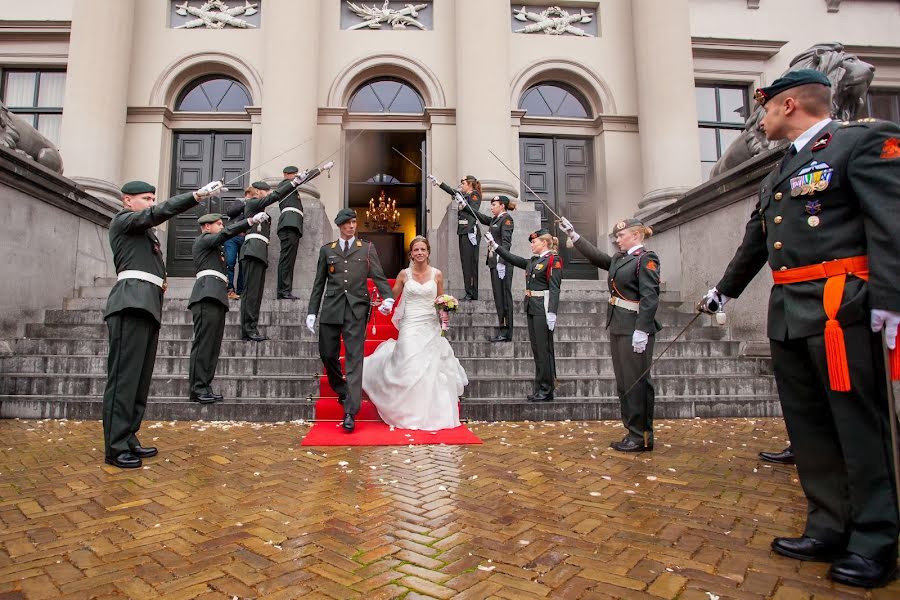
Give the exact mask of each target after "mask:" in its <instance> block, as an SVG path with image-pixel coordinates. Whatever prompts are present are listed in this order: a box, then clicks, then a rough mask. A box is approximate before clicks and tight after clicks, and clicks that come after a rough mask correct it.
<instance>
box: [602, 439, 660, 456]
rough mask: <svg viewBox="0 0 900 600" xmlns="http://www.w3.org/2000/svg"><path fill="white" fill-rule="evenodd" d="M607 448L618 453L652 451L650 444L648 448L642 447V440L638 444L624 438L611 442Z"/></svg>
mask: <svg viewBox="0 0 900 600" xmlns="http://www.w3.org/2000/svg"><path fill="white" fill-rule="evenodd" d="M609 447H610V448H612V449H613V450H616V451H618V452H650V451H652V450H653V444H652V443H651V444H650V445H649V446H644V441H643V440H641V441H639V442H638V441H635V440H633V439H631V438H630V437H626V438H625V439H623V440H621V441H619V442H613V443H612V444H610V445H609Z"/></svg>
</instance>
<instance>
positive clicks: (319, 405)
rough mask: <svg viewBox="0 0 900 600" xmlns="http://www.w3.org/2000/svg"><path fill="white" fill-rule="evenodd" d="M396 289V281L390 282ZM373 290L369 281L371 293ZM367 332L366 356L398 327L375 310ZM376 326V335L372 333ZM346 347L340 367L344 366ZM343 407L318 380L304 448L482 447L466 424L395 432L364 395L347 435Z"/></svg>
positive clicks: (323, 378)
mask: <svg viewBox="0 0 900 600" xmlns="http://www.w3.org/2000/svg"><path fill="white" fill-rule="evenodd" d="M388 281H389V283H390V284H391V285H392V286H393V285H394V280H393V279H390V280H388ZM373 288H374V285H373V284H372V280H371V279H370V280H369V290H370V291H371V290H372V289H373ZM373 313H374V314H373V316H372V318H371V320H370V321H369V324H368V326H367V330H366V342H365V356H369V355H370V354H372V352H374V351H375V348H377V347H378V346H379V345H380V344H381V343H382V342H383V341H385V340H389V339H397V334H398V332H397V328H396V327H394V324H393V323H391V317H390V315H388V316H384V315H382V314H381V313H379V312H378V311H377V310H373ZM373 327H374V330H375V331H374V332H373V331H372V330H373ZM343 362H344V356H343V344H342V345H341V366H343ZM343 418H344V408H343V407H342V406H341V405H340V404H338V401H337V394H336V393H335V391H334V390H333V389H331V386H330V385H329V384H328V377H327V376H326V375H322V376H321V377H320V378H319V399H318V401H316V409H315V422H314V423H313V426H312V427H311V428H310V430H309V432H307V434H306V437H305V438H303V442H301V445H302V446H405V445H408V444H480V443H481V439H479V438H478V436H476V435H475V434H474V433H472V432H471V431H469V429H468V428H467V427H466V426H465V425H460V426H459V427H455V428H453V429H442V430H440V431H434V432H431V431H415V430H410V429H394V430H392V429H391V427H390V426H388V425H387V423H385V422H384V421H382V420H381V416H380V415H379V414H378V409H376V408H375V405H374V404H372V403H371V402H370V401H369V399H368V397H367V396H366V394H365V392H363V397H362V404H361V405H360V407H359V412H358V413H357V414H356V430H355V431H354V432H353V433H347V432H345V431H344V430H343V429H341V427H340V421H341V419H343Z"/></svg>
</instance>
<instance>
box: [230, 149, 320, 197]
mask: <svg viewBox="0 0 900 600" xmlns="http://www.w3.org/2000/svg"><path fill="white" fill-rule="evenodd" d="M312 139H313V138H312V137H308V138H306V139H305V140H303V141H302V142H300V143H299V144H297V145H295V146H291V147H290V148H288V149H287V150H285V151H284V152H280V153H278V154H276V155H275V156H273V157H272V158H270V159H269V160H267V161H266V162H263V163H260V164H258V165H256V166H253V167H250V168H249V169H247V170H246V171H244V172H243V173H241V174H240V175H238V176H236V177H233V178H232V179H229V180H228V181H225V182H223V183H222V185H223V186H228V185H229V184H232V183H234V182H235V181H237V180H238V179H240V178H241V177H243V176H244V175H249V174H250V173H252V172H253V171H255V170H257V169H260V168H262V167H264V166H266V165H267V164H269V163H270V162H272V161H273V160H275V159H276V158H278V157H279V156H284V155H285V154H287V153H288V152H290V151H291V150H294V149H296V148H299V147H300V146H304V145H306V144H308V143H309V142H311V141H312Z"/></svg>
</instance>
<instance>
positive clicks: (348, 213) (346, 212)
mask: <svg viewBox="0 0 900 600" xmlns="http://www.w3.org/2000/svg"><path fill="white" fill-rule="evenodd" d="M355 218H356V211H355V210H353V209H352V208H342V209H341V210H339V211H338V214H337V215H336V216H335V217H334V224H335V225H337V226H338V227H340V226H341V225H343V224H344V223H346V222H347V221H349V220H350V219H355Z"/></svg>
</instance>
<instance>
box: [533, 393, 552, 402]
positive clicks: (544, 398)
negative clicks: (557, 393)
mask: <svg viewBox="0 0 900 600" xmlns="http://www.w3.org/2000/svg"><path fill="white" fill-rule="evenodd" d="M528 401H529V402H553V393H552V392H551V393H549V394H535V395H533V396H531V397H530V398H529V399H528Z"/></svg>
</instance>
